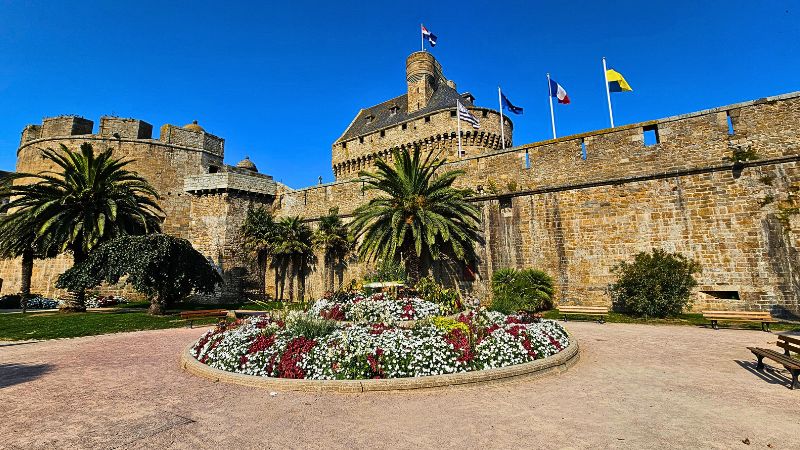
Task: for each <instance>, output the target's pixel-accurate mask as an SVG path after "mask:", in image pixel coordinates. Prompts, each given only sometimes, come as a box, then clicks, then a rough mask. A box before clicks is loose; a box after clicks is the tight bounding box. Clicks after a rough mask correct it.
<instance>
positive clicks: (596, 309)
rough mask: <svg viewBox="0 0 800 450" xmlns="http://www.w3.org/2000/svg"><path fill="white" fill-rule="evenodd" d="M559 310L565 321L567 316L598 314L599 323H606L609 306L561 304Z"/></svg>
mask: <svg viewBox="0 0 800 450" xmlns="http://www.w3.org/2000/svg"><path fill="white" fill-rule="evenodd" d="M558 312H559V313H560V314H561V316H562V318H563V320H564V322H566V321H567V316H568V315H570V316H578V315H580V316H597V317H599V319H597V323H606V316H607V315H608V308H607V307H605V306H559V307H558Z"/></svg>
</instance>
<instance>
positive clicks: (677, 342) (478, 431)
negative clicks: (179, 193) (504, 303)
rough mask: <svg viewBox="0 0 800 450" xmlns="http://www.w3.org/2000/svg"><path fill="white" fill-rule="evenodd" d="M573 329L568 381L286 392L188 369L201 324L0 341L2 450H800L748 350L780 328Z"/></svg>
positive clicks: (790, 394) (798, 424) (767, 378)
mask: <svg viewBox="0 0 800 450" xmlns="http://www.w3.org/2000/svg"><path fill="white" fill-rule="evenodd" d="M568 328H569V329H570V330H571V331H572V332H573V333H574V335H575V336H577V338H578V341H579V343H580V345H581V359H580V361H579V362H578V363H577V364H576V365H575V366H573V367H572V368H571V369H570V370H569V371H568V372H566V373H564V374H561V375H557V376H550V377H545V378H543V379H539V380H533V381H519V382H512V383H505V384H500V385H491V386H483V387H466V388H455V389H445V390H437V391H422V392H410V393H365V394H310V393H299V392H281V393H278V395H277V396H275V397H271V396H270V395H269V392H267V391H264V390H259V389H255V388H248V387H243V386H234V385H225V384H219V383H212V382H210V381H206V380H203V379H199V378H195V377H192V376H190V375H188V374H186V373H183V372H182V371H181V370H180V368H179V367H178V355H179V353H180V351H181V350H182V349H183V348H184V346H185V345H187V344H188V343H189V342H191V341H192V340H194V339H196V338H197V337H198V336H199V335H200V334H201V333H202V332H203V330H201V329H193V330H192V329H171V330H159V331H143V332H134V333H124V334H115V335H105V336H93V337H85V338H76V339H67V340H57V341H47V342H35V343H20V344H10V345H9V344H0V405H2V413H1V416H0V448H156V447H160V448H216V447H231V448H237V447H238V448H440V447H448V448H449V447H453V448H456V447H458V448H513V447H523V446H524V447H545V448H588V447H592V448H609V447H613V448H654V447H673V448H674V447H706V448H735V447H740V448H747V445H745V444H744V443H743V442H742V441H743V440H745V439H747V440H749V443H750V447H753V448H798V447H800V390H796V391H791V390H789V389H788V387H786V376H785V375H786V374H785V372H784V371H783V369H782V368H781V370H780V371H778V372H776V373H774V374H769V373H767V374H766V375H762V374H757V373H755V370H754V368H755V363H754V358H753V357H752V355H751V353H750V352H748V351H747V350H746V349H745V346H747V345H759V346H773V347H774V345H775V340H776V339H775V335H772V334H768V333H762V332H758V331H739V330H721V331H712V330H710V329H704V328H694V327H675V326H649V325H623V324H606V325H598V324H595V323H576V322H570V323H569V324H568ZM768 445H769V446H771V447H768Z"/></svg>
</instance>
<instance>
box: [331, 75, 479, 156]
mask: <svg viewBox="0 0 800 450" xmlns="http://www.w3.org/2000/svg"><path fill="white" fill-rule="evenodd" d="M472 98H473V97H472V96H471V95H470V96H462V95H460V94H459V93H458V91H456V90H455V89H453V88H451V87H450V86H448V85H447V84H445V83H441V84H439V86H438V87H437V89H436V91H435V92H434V93H433V96H432V97H431V99H430V101H429V102H428V105H427V106H425V107H424V108H422V109H418V110H416V111H414V112H413V113H410V114H409V113H408V94H403V95H401V96H399V97H395V98H393V99H391V100H387V101H385V102H383V103H380V104H377V105H375V106H372V107H370V108H365V109H362V110H361V111H360V112H359V113H358V115H357V116H356V118H355V120H353V122H352V123H351V124H350V127H348V128H347V130H346V131H345V132H344V134H342V136H341V137H340V138H339V139H338V140H337V141H336V142H342V141H347V140H350V139H353V138H355V137H357V136H360V135H362V134H367V133H371V132H373V131H378V130H380V129H383V128H387V127H391V126H393V125H397V124H399V123H402V122H405V121H407V120H410V119H415V118H418V117H423V116H427V115H428V114H431V113H434V112H437V111H442V110H447V109H453V108H455V107H456V100H458V101H460V102H461V104H462V105H464V106H467V107H469V106H473V104H472Z"/></svg>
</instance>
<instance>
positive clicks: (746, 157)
mask: <svg viewBox="0 0 800 450" xmlns="http://www.w3.org/2000/svg"><path fill="white" fill-rule="evenodd" d="M759 158H760V156H759V155H758V153H756V151H755V150H753V149H752V148H749V147H747V148H745V147H733V148H731V156H726V157H725V158H724V159H725V160H726V161H730V162H732V163H734V164H741V163H744V162H747V161H755V160H757V159H759Z"/></svg>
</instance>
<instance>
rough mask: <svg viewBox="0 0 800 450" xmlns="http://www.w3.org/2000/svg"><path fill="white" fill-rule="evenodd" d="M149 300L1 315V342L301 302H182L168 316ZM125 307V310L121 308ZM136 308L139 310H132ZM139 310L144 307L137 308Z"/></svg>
mask: <svg viewBox="0 0 800 450" xmlns="http://www.w3.org/2000/svg"><path fill="white" fill-rule="evenodd" d="M149 306H150V304H149V303H148V302H132V303H126V304H122V305H116V306H114V307H111V308H107V309H105V310H104V311H91V312H85V313H66V314H65V313H57V312H28V313H26V314H21V313H9V314H0V341H9V340H11V341H15V340H26V339H59V338H71V337H79V336H93V335H97V334H107V333H119V332H123V331H139V330H160V329H164V328H177V327H183V326H187V322H186V321H185V320H183V319H181V318H180V317H179V316H178V313H179V312H180V311H196V310H201V309H218V308H222V309H247V310H275V309H283V307H284V306H286V307H288V308H289V309H298V308H301V307H302V306H303V304H301V303H291V304H290V303H281V302H267V303H264V304H254V303H251V302H248V303H241V304H224V305H213V304H212V305H209V304H195V303H187V304H179V305H176V307H175V308H171V309H170V310H169V312H170V315H167V316H151V315H149V314H147V308H148V307H149ZM120 308H124V309H120ZM130 309H134V310H137V311H130ZM138 310H141V312H140V311H138ZM216 322H217V319H215V318H206V319H196V320H194V321H193V324H194V326H202V325H210V324H213V323H216Z"/></svg>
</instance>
